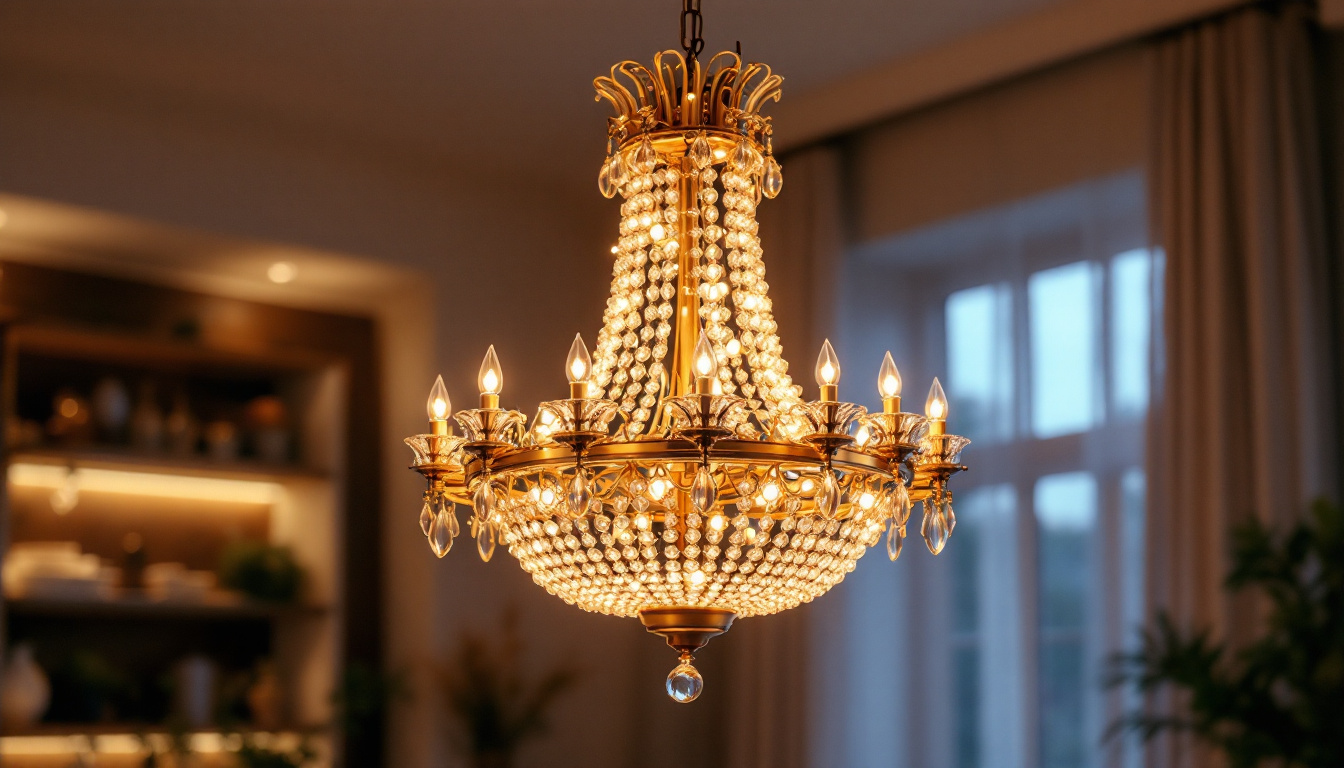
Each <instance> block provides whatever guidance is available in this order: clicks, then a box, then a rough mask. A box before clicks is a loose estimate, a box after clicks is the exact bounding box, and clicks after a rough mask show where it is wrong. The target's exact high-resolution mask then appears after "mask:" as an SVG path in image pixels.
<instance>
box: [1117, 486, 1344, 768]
mask: <svg viewBox="0 0 1344 768" xmlns="http://www.w3.org/2000/svg"><path fill="white" fill-rule="evenodd" d="M1226 586H1227V588H1228V589H1229V590H1233V591H1243V590H1254V591H1257V592H1259V593H1261V594H1263V595H1264V597H1265V598H1267V601H1266V602H1267V606H1268V612H1267V614H1266V617H1265V618H1266V620H1265V622H1264V627H1263V632H1262V633H1261V635H1260V636H1259V638H1257V639H1255V640H1254V641H1253V642H1251V643H1249V644H1246V645H1244V646H1242V647H1238V648H1236V649H1233V648H1230V647H1229V646H1228V645H1227V644H1226V643H1222V642H1215V641H1214V640H1213V638H1212V636H1211V634H1210V632H1209V631H1208V630H1204V631H1201V632H1195V633H1185V632H1181V631H1180V630H1178V629H1177V628H1176V626H1175V624H1174V622H1173V621H1172V619H1171V617H1170V616H1169V615H1167V614H1165V613H1160V614H1158V616H1157V617H1156V621H1155V624H1154V626H1153V627H1152V628H1150V629H1148V630H1147V631H1145V632H1144V634H1143V642H1142V646H1141V648H1140V649H1139V650H1138V651H1136V652H1134V653H1130V654H1119V655H1117V656H1115V657H1113V658H1112V660H1111V666H1110V680H1109V682H1110V684H1111V685H1112V686H1115V685H1126V684H1128V685H1133V686H1134V687H1136V688H1137V689H1138V691H1139V692H1141V693H1144V694H1150V693H1155V692H1157V691H1159V690H1163V689H1167V690H1172V689H1174V690H1175V691H1178V692H1181V693H1183V694H1184V695H1183V696H1181V697H1180V700H1181V701H1183V702H1186V703H1185V704H1184V705H1183V706H1182V707H1180V708H1179V709H1177V710H1176V711H1170V712H1159V713H1154V712H1145V711H1138V712H1132V713H1129V714H1127V715H1125V716H1124V717H1123V718H1121V719H1120V720H1118V721H1117V722H1116V723H1114V724H1113V725H1112V726H1111V729H1110V733H1111V734H1112V735H1114V734H1116V733H1120V732H1124V731H1135V732H1137V733H1139V734H1140V735H1141V736H1142V737H1143V738H1144V739H1145V740H1147V739H1151V738H1153V737H1154V736H1156V735H1158V734H1160V733H1163V732H1166V731H1185V732H1189V733H1193V734H1194V735H1195V736H1196V737H1198V738H1199V739H1201V740H1203V741H1204V742H1206V743H1208V744H1209V745H1211V746H1212V747H1213V748H1215V749H1216V750H1218V751H1220V752H1222V753H1223V754H1225V755H1226V758H1227V763H1228V765H1229V766H1230V768H1255V767H1256V766H1265V765H1273V766H1280V767H1282V768H1326V767H1327V766H1330V767H1332V768H1337V767H1338V766H1344V513H1342V512H1341V510H1340V508H1339V507H1337V506H1334V505H1331V504H1328V503H1325V502H1318V503H1317V504H1315V505H1314V506H1313V507H1312V509H1311V514H1310V515H1309V516H1308V517H1307V518H1306V519H1304V520H1302V521H1301V522H1299V523H1297V524H1295V525H1294V526H1292V528H1291V529H1289V530H1287V531H1285V532H1283V533H1281V534H1276V533H1274V532H1272V531H1270V530H1269V529H1267V528H1266V527H1265V526H1263V525H1262V524H1260V523H1259V522H1258V521H1253V522H1251V523H1248V524H1246V525H1244V526H1241V527H1240V528H1238V529H1237V530H1236V531H1235V533H1234V537H1233V559H1232V569H1231V572H1230V573H1229V574H1228V576H1227V581H1226Z"/></svg>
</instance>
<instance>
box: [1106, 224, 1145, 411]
mask: <svg viewBox="0 0 1344 768" xmlns="http://www.w3.org/2000/svg"><path fill="white" fill-rule="evenodd" d="M1152 263H1153V260H1152V256H1151V255H1149V253H1148V251H1147V250H1145V249H1139V250H1134V251H1126V252H1124V253H1122V254H1120V255H1118V256H1116V257H1115V258H1114V259H1111V402H1112V404H1113V406H1114V408H1115V412H1116V414H1117V415H1120V416H1131V417H1132V416H1140V415H1142V414H1143V412H1144V410H1146V409H1147V408H1148V344H1149V335H1150V333H1151V325H1152V284H1151V280H1152Z"/></svg>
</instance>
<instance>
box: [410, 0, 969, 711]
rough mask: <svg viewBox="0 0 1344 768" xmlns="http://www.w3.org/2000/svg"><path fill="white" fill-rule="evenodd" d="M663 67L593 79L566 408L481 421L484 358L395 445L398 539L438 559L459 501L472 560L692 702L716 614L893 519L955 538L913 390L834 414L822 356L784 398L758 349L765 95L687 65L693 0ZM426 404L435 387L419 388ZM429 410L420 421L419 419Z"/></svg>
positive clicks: (717, 630)
mask: <svg viewBox="0 0 1344 768" xmlns="http://www.w3.org/2000/svg"><path fill="white" fill-rule="evenodd" d="M682 18H683V21H685V20H688V19H689V20H692V21H693V23H692V27H691V28H692V34H691V36H690V37H689V38H688V37H687V36H685V35H683V48H684V49H685V51H686V53H685V55H683V54H682V53H680V52H677V51H664V52H662V53H659V54H657V55H656V56H655V57H654V61H653V66H652V67H651V68H650V67H645V66H643V65H641V64H639V63H636V62H633V61H626V62H622V63H620V64H617V65H616V66H615V67H613V68H612V70H611V74H610V75H609V76H602V77H599V78H597V79H596V80H595V81H594V84H595V86H596V88H597V93H598V96H599V98H605V99H607V100H608V101H610V102H611V104H612V105H613V106H614V108H615V113H616V114H615V115H614V116H612V117H610V118H609V119H608V122H607V136H608V140H607V146H608V155H607V158H606V160H605V161H604V162H603V164H602V167H601V170H600V172H599V174H598V189H599V191H600V192H601V193H602V194H603V195H604V196H606V197H616V196H618V195H619V197H620V199H621V204H620V224H619V234H618V239H617V241H616V246H615V247H614V249H613V251H614V252H615V254H616V263H615V268H614V273H613V276H612V281H611V294H610V297H609V298H608V299H607V302H606V307H605V311H604V314H603V325H602V328H601V330H600V331H599V333H598V335H597V344H596V348H595V350H594V351H593V353H592V354H590V353H589V350H588V348H587V347H586V345H585V344H584V343H583V341H582V339H576V340H575V342H574V343H573V345H572V346H571V349H570V354H569V358H568V359H567V360H566V362H565V371H564V372H565V375H566V377H567V378H568V380H569V392H568V397H567V398H565V399H559V400H551V401H548V402H544V403H541V404H540V406H539V407H538V408H537V410H536V414H535V416H533V418H532V419H531V420H530V423H529V420H528V418H527V416H526V415H525V414H523V413H521V412H519V411H513V410H508V409H505V408H503V407H501V405H500V393H501V391H502V389H503V384H504V374H503V368H502V366H501V365H500V362H499V359H498V357H497V356H496V355H495V351H494V348H493V347H491V348H490V350H489V352H488V353H487V354H486V359H485V361H484V362H483V363H482V365H481V370H480V373H479V375H478V380H477V383H478V385H479V389H480V393H481V394H480V402H479V407H476V408H469V409H466V410H460V411H458V412H456V413H455V414H453V419H454V420H455V421H456V422H457V423H458V425H460V426H461V428H462V430H463V433H464V434H463V436H461V437H457V436H454V435H452V433H451V430H450V428H449V425H448V415H449V413H450V410H449V408H448V398H447V393H446V392H443V393H442V394H441V395H439V394H433V395H431V398H430V407H429V417H430V426H431V429H430V432H429V434H423V435H415V436H413V437H410V438H408V439H407V440H406V442H407V444H408V445H410V447H411V449H412V451H413V453H414V459H413V463H412V468H413V469H415V470H416V471H418V472H420V473H421V474H422V475H424V477H425V478H426V480H427V481H428V488H427V491H426V494H425V507H424V508H423V509H422V510H421V515H420V524H421V526H422V530H424V531H425V533H426V535H427V536H428V537H429V539H430V545H431V547H432V548H433V549H434V552H435V554H438V555H440V556H442V555H443V554H444V553H445V552H446V551H447V550H448V548H449V547H450V546H451V544H452V540H453V537H454V536H455V535H456V533H457V524H456V516H455V515H454V514H453V513H452V510H453V504H457V503H460V504H466V505H470V506H471V508H472V512H471V514H470V516H469V521H470V528H471V531H472V534H473V536H474V538H475V539H476V543H477V549H478V551H479V553H480V555H481V557H482V558H483V559H489V557H490V556H491V554H492V553H493V551H494V549H495V547H496V545H497V544H498V545H502V546H503V547H505V548H507V549H508V551H509V553H510V554H511V555H513V556H514V557H515V558H516V559H517V560H518V561H519V563H520V564H521V565H522V567H523V569H524V570H525V571H527V572H528V573H529V574H531V576H532V579H533V581H535V582H536V583H537V584H538V585H540V586H541V587H543V588H544V589H546V590H547V591H549V592H550V593H552V594H554V595H556V596H558V597H560V598H561V599H563V600H564V601H565V602H567V603H570V604H572V605H577V606H578V607H580V608H582V609H584V610H589V611H597V612H601V613H607V614H614V615H618V616H630V617H633V616H638V617H639V618H640V619H641V621H642V622H643V624H644V626H645V627H646V628H647V629H648V630H649V631H650V632H654V633H657V634H659V635H662V636H663V637H664V638H665V639H666V640H667V642H668V644H669V645H671V646H672V647H673V648H674V649H675V650H676V651H678V653H679V663H678V665H677V666H676V668H675V669H674V670H673V671H672V673H671V674H670V675H669V676H668V680H667V691H668V694H669V695H670V696H671V697H672V698H673V699H674V700H676V701H679V702H689V701H693V700H694V699H695V698H696V697H697V696H698V695H699V693H700V690H701V687H702V680H701V678H700V675H699V673H698V672H697V671H696V670H695V667H694V666H693V665H692V663H691V662H692V654H693V653H695V652H696V651H697V650H698V649H699V648H701V647H702V646H703V645H704V644H705V643H706V642H708V641H709V640H710V639H711V638H713V637H715V636H717V635H719V634H722V633H723V632H725V631H727V630H728V628H729V627H730V626H731V625H732V623H733V621H734V620H735V619H737V618H741V617H748V616H763V615H768V614H772V613H776V612H779V611H783V610H788V609H790V608H793V607H795V606H797V605H799V604H801V603H804V602H808V601H810V600H812V599H814V598H816V597H818V596H820V595H822V594H824V593H825V592H826V591H827V590H829V589H830V588H831V587H832V586H834V585H835V584H837V583H839V582H840V580H841V579H843V578H844V577H845V575H846V574H847V573H849V572H850V571H851V570H853V569H854V567H855V565H856V563H857V561H858V559H859V558H860V557H862V556H863V554H864V552H865V551H866V550H867V548H868V547H871V546H873V545H875V544H876V543H877V542H878V541H879V540H880V539H881V536H882V532H883V530H884V529H886V530H887V531H888V543H887V551H888V554H889V556H890V557H892V558H893V559H895V558H896V557H897V556H898V555H899V554H900V552H901V548H902V546H901V545H902V542H903V540H904V538H905V531H906V522H907V520H908V517H909V514H910V507H911V504H912V503H913V502H920V503H922V505H923V515H924V520H923V524H922V526H921V532H922V534H923V537H924V539H925V543H926V546H927V547H928V549H929V550H930V551H931V552H933V553H934V554H937V553H939V552H940V551H942V549H943V547H944V545H945V544H946V542H947V538H948V536H949V535H950V534H951V532H952V529H953V527H954V525H955V518H954V517H953V513H952V496H951V492H950V491H949V489H948V480H949V478H950V477H951V476H952V475H953V474H955V473H956V472H959V471H961V470H963V469H965V467H963V466H962V465H961V464H960V454H961V451H962V449H964V448H965V446H966V444H967V442H968V441H967V440H966V439H965V438H963V437H959V436H956V435H950V434H947V433H946V431H945V429H944V425H945V423H946V418H947V412H948V410H947V401H946V398H945V397H943V396H942V389H941V387H940V386H939V385H938V384H937V382H936V381H935V383H934V386H933V388H932V391H931V392H930V398H929V402H928V404H927V406H926V412H925V415H924V416H920V415H917V414H913V413H905V412H902V411H901V409H900V394H901V380H900V375H899V373H898V372H897V371H896V370H895V365H894V363H892V364H890V365H888V363H890V362H891V361H890V358H888V359H886V360H883V365H882V367H881V369H880V371H879V377H878V389H879V393H880V394H881V396H882V402H883V409H882V413H874V414H868V413H866V411H865V409H864V408H863V407H861V406H859V405H856V404H853V403H846V402H843V401H841V400H840V399H839V384H840V375H841V366H840V360H839V357H838V356H837V355H836V353H835V350H834V349H832V347H831V345H830V343H829V342H827V343H826V344H825V345H823V347H822V350H821V354H820V356H819V358H818V360H817V365H816V368H815V375H816V382H817V385H818V397H817V398H816V399H815V400H811V401H808V400H805V399H804V396H803V388H802V387H801V386H800V385H799V384H797V383H795V382H794V380H793V377H792V376H791V375H790V373H789V368H788V364H787V362H785V360H784V356H783V350H782V347H781V345H780V340H779V337H778V336H777V325H776V322H775V319H774V306H773V303H772V301H771V298H770V296H769V293H768V289H769V285H768V284H767V282H766V279H765V276H766V275H765V263H764V261H763V260H762V256H763V250H762V244H761V241H760V238H759V237H758V234H757V231H758V227H757V222H756V215H755V214H756V207H757V205H758V204H759V203H760V202H761V199H762V198H763V197H764V198H772V197H774V196H775V195H777V194H778V193H779V191H780V189H781V187H782V185H783V175H782V170H781V168H780V165H779V163H778V161H777V160H776V159H775V158H774V156H773V152H772V148H771V133H772V127H771V120H770V118H769V117H767V116H764V115H762V114H761V112H760V110H761V108H762V107H763V106H765V105H766V104H767V103H769V102H771V101H775V100H777V99H779V97H780V86H781V83H782V82H783V80H782V78H780V77H779V76H778V75H776V74H774V73H773V72H772V71H771V70H770V68H769V67H768V66H766V65H764V64H758V63H750V62H744V61H743V60H742V59H741V56H740V55H739V54H737V53H733V52H731V51H727V52H723V53H719V54H716V55H715V56H713V57H712V58H709V59H708V61H707V62H705V61H701V60H700V58H699V57H698V54H699V52H700V50H701V49H702V48H703V45H704V41H703V40H702V39H701V38H700V35H699V29H700V14H699V10H698V2H697V0H686V4H685V6H684V8H683V17H682ZM439 390H440V384H439V383H437V382H436V384H435V393H438V392H439ZM436 402H437V403H440V404H441V406H442V407H436V406H435V404H436Z"/></svg>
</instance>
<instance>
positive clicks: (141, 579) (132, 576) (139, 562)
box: [121, 531, 145, 589]
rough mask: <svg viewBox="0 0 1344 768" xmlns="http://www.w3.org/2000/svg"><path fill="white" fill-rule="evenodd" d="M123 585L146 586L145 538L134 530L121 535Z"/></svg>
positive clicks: (135, 587) (140, 587)
mask: <svg viewBox="0 0 1344 768" xmlns="http://www.w3.org/2000/svg"><path fill="white" fill-rule="evenodd" d="M121 586H122V588H123V589H142V588H143V587H144V586H145V539H144V537H143V536H141V535H140V534H138V533H135V532H134V531H132V532H131V533H128V534H126V535H125V536H122V537H121Z"/></svg>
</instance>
